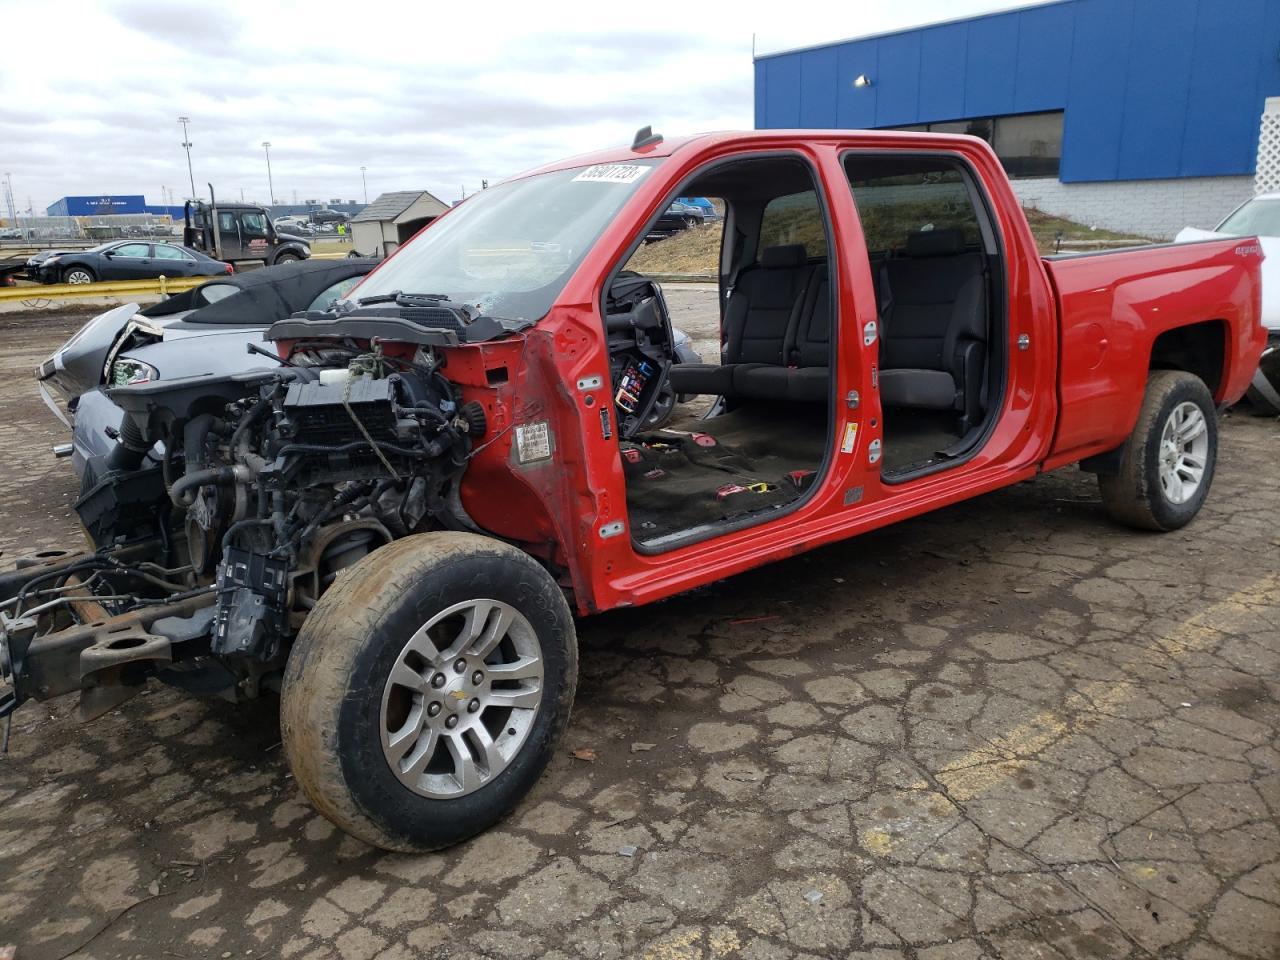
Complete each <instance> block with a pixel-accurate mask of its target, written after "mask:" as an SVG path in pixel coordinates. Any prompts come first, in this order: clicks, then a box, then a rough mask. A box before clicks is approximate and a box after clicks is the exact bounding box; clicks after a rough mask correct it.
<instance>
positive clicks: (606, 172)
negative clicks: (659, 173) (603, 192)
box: [573, 163, 649, 183]
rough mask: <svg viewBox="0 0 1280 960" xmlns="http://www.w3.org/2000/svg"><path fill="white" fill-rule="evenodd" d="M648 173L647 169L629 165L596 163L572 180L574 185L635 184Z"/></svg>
mask: <svg viewBox="0 0 1280 960" xmlns="http://www.w3.org/2000/svg"><path fill="white" fill-rule="evenodd" d="M648 172H649V168H648V167H641V166H636V165H635V164H630V163H598V164H596V165H595V166H594V167H587V169H585V170H583V171H582V172H581V173H580V174H578V175H577V176H576V177H574V178H573V179H574V182H575V183H635V182H636V181H637V180H639V179H640V178H641V177H643V176H644V175H645V174H646V173H648Z"/></svg>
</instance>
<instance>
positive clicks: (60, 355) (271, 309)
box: [36, 259, 377, 474]
mask: <svg viewBox="0 0 1280 960" xmlns="http://www.w3.org/2000/svg"><path fill="white" fill-rule="evenodd" d="M376 265H377V261H376V260H350V259H342V260H308V261H306V262H305V263H291V264H282V265H279V266H275V267H264V268H263V269H261V270H254V271H252V272H250V273H241V274H235V275H234V276H229V277H220V278H218V279H216V280H211V281H209V282H208V283H204V284H201V285H200V286H198V287H196V288H194V289H192V290H188V291H186V292H185V293H181V294H178V295H177V296H174V297H170V298H169V299H168V300H165V301H162V302H161V303H157V304H154V305H153V306H150V307H146V308H144V309H142V310H139V309H138V305H137V304H134V303H127V304H124V305H123V306H119V307H113V308H112V309H110V310H107V311H106V312H104V313H101V314H99V315H98V316H96V317H94V318H93V319H92V320H90V321H89V322H88V323H86V324H85V325H84V326H83V327H81V328H80V330H79V331H78V332H77V333H76V334H75V335H74V336H73V337H72V338H71V339H70V340H68V341H67V342H66V343H64V344H63V345H62V346H61V347H59V348H58V349H57V350H56V351H54V353H53V355H52V356H50V357H49V359H48V360H46V361H45V362H44V363H43V364H41V365H40V367H39V369H38V370H37V371H36V377H37V379H38V380H39V382H40V394H41V396H42V397H43V398H44V401H45V403H46V404H47V405H48V406H49V408H50V409H51V410H53V411H54V413H55V414H56V415H57V416H58V418H59V419H60V420H62V421H63V422H64V423H66V424H67V425H68V426H71V427H72V428H73V429H72V444H73V447H72V465H73V466H74V468H75V470H76V473H77V474H80V473H81V472H82V471H83V469H84V464H85V462H86V460H87V459H88V458H89V457H92V456H95V455H97V454H101V453H105V452H107V451H109V450H110V449H111V447H112V445H113V444H114V441H113V440H112V439H111V436H112V435H114V432H115V430H116V429H117V428H119V426H120V419H121V411H120V408H119V407H117V406H116V405H115V403H113V402H112V401H111V400H110V399H109V398H108V396H107V394H106V393H105V392H104V390H105V389H106V388H108V387H113V386H122V385H125V384H130V383H142V382H151V381H154V380H161V379H165V380H172V379H175V378H177V377H189V376H197V375H200V376H203V375H209V376H213V375H222V374H227V373H237V372H239V371H241V370H252V369H254V368H255V367H261V366H262V365H263V358H262V357H261V356H260V355H256V354H253V353H250V352H249V349H250V345H251V344H258V343H261V342H262V332H263V330H265V329H266V328H267V327H268V326H270V325H271V324H272V323H275V322H276V321H277V320H283V319H284V318H285V317H288V316H289V315H290V314H292V313H295V312H297V311H299V310H327V309H328V308H329V307H330V306H332V305H333V302H334V301H335V300H337V299H338V298H339V297H343V296H346V294H347V293H348V292H349V291H350V290H351V288H352V287H354V286H355V285H356V284H357V283H358V282H359V281H360V280H361V279H363V278H364V276H365V275H366V274H367V273H368V272H369V271H370V270H372V269H373V268H374V267H375V266H376Z"/></svg>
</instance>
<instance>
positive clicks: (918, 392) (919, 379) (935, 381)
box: [880, 230, 987, 434]
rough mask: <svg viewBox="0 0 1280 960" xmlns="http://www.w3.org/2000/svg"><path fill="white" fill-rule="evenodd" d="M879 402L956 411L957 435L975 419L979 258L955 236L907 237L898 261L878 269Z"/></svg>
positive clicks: (982, 288) (983, 297)
mask: <svg viewBox="0 0 1280 960" xmlns="http://www.w3.org/2000/svg"><path fill="white" fill-rule="evenodd" d="M883 269H884V270H885V271H886V281H887V286H888V288H889V293H890V301H889V303H888V305H887V307H886V308H885V311H884V317H883V320H884V334H883V337H884V339H883V342H882V351H883V352H882V356H881V370H880V397H881V402H882V403H883V404H884V405H885V406H886V407H909V408H917V409H926V410H955V411H956V412H957V413H958V414H960V433H962V434H963V433H965V432H967V431H968V430H969V428H971V427H973V426H974V425H975V424H977V423H978V422H980V420H981V419H982V412H983V409H982V392H983V388H982V381H983V373H984V370H985V368H986V360H987V356H986V353H987V346H986V341H987V294H986V276H985V271H984V269H983V262H982V255H981V254H978V253H967V252H965V250H964V246H963V238H962V236H961V233H960V231H959V230H931V231H928V232H921V233H915V234H912V235H911V236H909V237H908V238H907V246H906V250H905V256H903V257H898V258H894V259H891V260H888V261H886V262H885V264H884V267H883Z"/></svg>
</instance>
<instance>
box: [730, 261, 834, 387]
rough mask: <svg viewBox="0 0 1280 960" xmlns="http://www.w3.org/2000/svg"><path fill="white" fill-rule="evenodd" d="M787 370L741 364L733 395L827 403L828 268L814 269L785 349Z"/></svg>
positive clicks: (829, 308) (828, 349)
mask: <svg viewBox="0 0 1280 960" xmlns="http://www.w3.org/2000/svg"><path fill="white" fill-rule="evenodd" d="M783 354H784V356H785V358H786V365H785V366H776V365H765V364H760V363H753V364H739V365H738V366H737V367H736V369H735V371H734V375H733V394H734V395H735V396H741V397H746V398H748V399H752V400H787V401H790V402H792V403H825V402H826V400H827V396H828V394H829V392H830V383H831V373H830V368H829V367H828V366H827V364H828V363H829V362H830V359H831V282H830V279H829V277H828V274H827V265H826V264H825V263H821V264H818V265H817V266H815V267H814V268H813V272H812V273H811V274H810V276H809V280H808V283H807V284H806V286H805V290H804V295H803V297H802V298H801V300H800V302H799V303H798V304H797V305H796V312H795V314H794V316H793V318H792V323H791V325H790V327H789V329H788V331H787V338H786V341H785V343H784V345H783Z"/></svg>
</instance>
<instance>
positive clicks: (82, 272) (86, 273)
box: [62, 267, 97, 285]
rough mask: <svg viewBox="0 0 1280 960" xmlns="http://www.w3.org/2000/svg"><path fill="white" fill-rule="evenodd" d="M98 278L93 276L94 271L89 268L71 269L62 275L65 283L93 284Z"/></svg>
mask: <svg viewBox="0 0 1280 960" xmlns="http://www.w3.org/2000/svg"><path fill="white" fill-rule="evenodd" d="M96 279H97V278H96V277H95V276H94V275H93V271H92V270H90V269H89V268H88V267H71V268H70V269H68V270H67V271H66V272H64V273H63V274H62V282H63V283H74V284H77V285H78V284H81V283H93V281H94V280H96Z"/></svg>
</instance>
